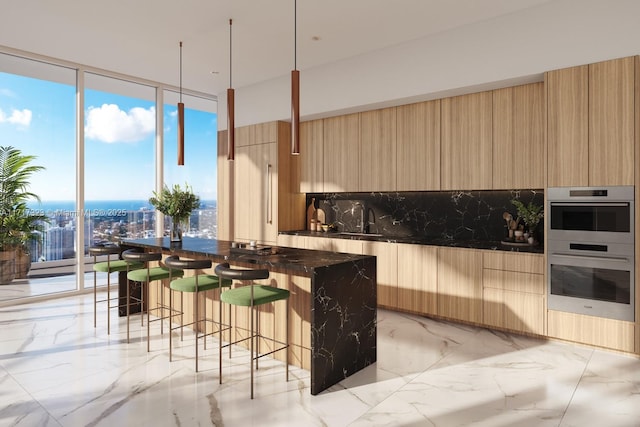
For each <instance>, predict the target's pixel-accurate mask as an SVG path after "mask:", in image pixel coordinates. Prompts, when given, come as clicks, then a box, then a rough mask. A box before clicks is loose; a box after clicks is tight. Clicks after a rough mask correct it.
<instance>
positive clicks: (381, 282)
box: [362, 241, 404, 309]
mask: <svg viewBox="0 0 640 427" xmlns="http://www.w3.org/2000/svg"><path fill="white" fill-rule="evenodd" d="M398 246H399V245H396V244H395V243H387V242H369V241H363V242H362V253H363V254H364V255H373V256H375V257H376V278H377V282H378V287H377V294H378V306H380V307H383V308H391V309H395V308H404V307H399V306H398Z"/></svg>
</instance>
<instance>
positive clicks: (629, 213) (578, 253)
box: [546, 186, 635, 321]
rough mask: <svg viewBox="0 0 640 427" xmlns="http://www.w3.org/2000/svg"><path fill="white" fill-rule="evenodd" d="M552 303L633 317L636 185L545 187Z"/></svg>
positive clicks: (585, 311)
mask: <svg viewBox="0 0 640 427" xmlns="http://www.w3.org/2000/svg"><path fill="white" fill-rule="evenodd" d="M546 211H547V213H548V217H547V268H548V271H547V273H548V274H547V277H548V308H549V309H551V310H559V311H567V312H573V313H580V314H587V315H591V316H600V317H607V318H611V319H618V320H627V321H634V318H635V316H634V315H635V309H634V306H635V305H634V302H635V283H634V276H635V262H634V259H635V258H634V187H633V186H619V187H598V188H590V187H580V188H571V187H559V188H549V189H548V191H547V209H546Z"/></svg>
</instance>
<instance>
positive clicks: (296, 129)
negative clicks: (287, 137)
mask: <svg viewBox="0 0 640 427" xmlns="http://www.w3.org/2000/svg"><path fill="white" fill-rule="evenodd" d="M297 62H298V2H297V0H293V71H291V154H300V71H298V70H297V68H298V67H297V65H298V64H297Z"/></svg>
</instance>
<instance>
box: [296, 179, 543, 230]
mask: <svg viewBox="0 0 640 427" xmlns="http://www.w3.org/2000/svg"><path fill="white" fill-rule="evenodd" d="M312 198H313V199H315V207H316V208H317V209H322V210H323V211H324V213H325V223H327V224H334V225H335V227H336V228H337V231H341V232H366V233H372V234H381V235H382V236H384V237H390V238H393V237H398V238H406V237H413V238H424V239H445V240H490V241H496V240H502V239H504V238H505V237H507V235H508V230H507V226H506V225H507V224H506V221H505V220H504V219H503V214H504V212H509V213H511V214H512V215H513V217H514V218H516V216H517V210H516V208H515V206H514V205H513V204H512V203H511V200H512V199H519V200H520V201H522V202H523V203H524V204H528V203H529V202H533V203H535V204H537V205H543V204H544V192H543V190H509V191H506V190H504V191H503V190H492V191H426V192H396V193H321V194H307V204H306V206H309V205H310V203H311V200H312ZM363 219H364V221H363ZM308 220H309V218H307V223H308ZM542 234H543V226H542V222H541V223H540V224H539V225H538V227H537V229H536V232H535V237H536V239H537V240H538V241H543V235H542Z"/></svg>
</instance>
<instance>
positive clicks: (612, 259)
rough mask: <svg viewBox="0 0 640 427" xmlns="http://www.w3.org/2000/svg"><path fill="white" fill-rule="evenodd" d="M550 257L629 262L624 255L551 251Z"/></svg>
mask: <svg viewBox="0 0 640 427" xmlns="http://www.w3.org/2000/svg"><path fill="white" fill-rule="evenodd" d="M551 256H552V257H555V258H565V259H577V260H589V261H605V262H606V261H617V262H629V258H626V257H606V258H605V257H601V256H591V255H571V254H559V253H552V254H551Z"/></svg>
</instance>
